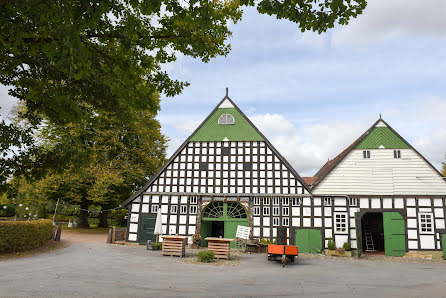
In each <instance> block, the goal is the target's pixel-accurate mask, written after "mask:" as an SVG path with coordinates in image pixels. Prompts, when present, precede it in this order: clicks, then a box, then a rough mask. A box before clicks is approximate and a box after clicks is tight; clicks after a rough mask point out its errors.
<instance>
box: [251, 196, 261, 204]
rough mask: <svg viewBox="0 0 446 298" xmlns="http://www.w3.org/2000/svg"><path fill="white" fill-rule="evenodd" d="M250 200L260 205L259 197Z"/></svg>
mask: <svg viewBox="0 0 446 298" xmlns="http://www.w3.org/2000/svg"><path fill="white" fill-rule="evenodd" d="M252 201H253V203H254V205H260V198H259V197H254V198H253V199H252Z"/></svg>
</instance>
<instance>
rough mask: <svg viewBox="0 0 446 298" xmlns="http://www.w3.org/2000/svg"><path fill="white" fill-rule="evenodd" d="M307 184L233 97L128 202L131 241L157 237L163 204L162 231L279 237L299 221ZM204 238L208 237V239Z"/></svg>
mask: <svg viewBox="0 0 446 298" xmlns="http://www.w3.org/2000/svg"><path fill="white" fill-rule="evenodd" d="M310 197H311V195H310V191H309V187H308V186H307V184H306V183H305V182H304V181H303V180H302V178H301V177H300V176H299V175H298V174H297V173H296V171H295V170H294V169H293V167H292V166H291V165H290V164H289V163H288V162H287V161H286V160H285V159H284V158H283V157H282V156H281V155H280V153H279V152H278V151H277V150H276V149H275V148H274V146H273V145H272V144H271V143H270V142H269V141H268V140H267V139H266V138H265V136H264V135H263V134H262V133H261V132H260V131H259V130H258V129H257V128H256V127H255V125H254V124H253V123H252V122H251V121H250V120H249V119H248V118H247V117H246V116H245V115H244V114H243V112H242V111H241V110H240V109H239V108H238V107H237V106H236V105H235V104H234V102H233V101H232V100H231V99H230V98H229V97H228V95H227V93H226V96H225V97H224V98H223V100H222V101H221V102H220V103H219V104H218V105H217V107H216V108H215V109H214V110H213V111H212V112H211V114H210V115H209V116H208V117H207V118H206V119H205V120H204V121H203V123H201V125H200V126H199V127H198V128H197V129H196V130H195V132H193V133H192V135H191V136H190V137H189V138H188V139H187V140H186V141H185V142H184V143H183V144H182V145H181V146H180V148H178V150H177V151H176V152H175V153H174V154H173V156H172V157H171V158H170V159H169V160H168V161H167V162H166V164H164V166H163V167H162V168H161V169H160V170H159V172H158V173H156V175H154V176H153V177H152V178H151V179H150V180H149V182H148V183H147V184H146V185H145V186H144V187H143V188H142V189H141V190H140V191H138V192H136V193H135V194H134V195H133V196H132V197H130V198H129V199H128V200H127V201H126V202H124V204H123V205H124V206H127V207H128V208H129V217H128V218H129V219H128V229H127V230H128V232H127V241H129V242H139V243H140V244H144V243H146V241H147V240H154V239H155V236H154V235H153V230H154V225H155V219H156V214H157V212H158V209H159V208H161V213H162V231H163V234H178V235H185V236H189V237H190V238H189V241H191V240H192V236H193V235H194V234H195V233H197V234H199V235H201V236H202V239H204V238H205V237H207V236H214V237H218V236H222V237H226V238H233V237H235V233H236V229H237V226H238V225H244V226H250V227H252V233H253V237H257V238H271V237H275V236H276V233H277V227H279V226H287V227H289V226H291V225H294V226H300V225H302V223H301V221H302V220H303V221H308V220H310V219H309V218H302V217H301V208H300V206H301V202H302V201H308V202H309V201H311V199H310ZM202 244H203V245H206V243H205V241H204V240H202Z"/></svg>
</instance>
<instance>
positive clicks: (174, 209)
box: [170, 205, 178, 214]
mask: <svg viewBox="0 0 446 298" xmlns="http://www.w3.org/2000/svg"><path fill="white" fill-rule="evenodd" d="M177 213H178V205H170V214H177Z"/></svg>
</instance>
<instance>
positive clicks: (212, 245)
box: [205, 237, 234, 260]
mask: <svg viewBox="0 0 446 298" xmlns="http://www.w3.org/2000/svg"><path fill="white" fill-rule="evenodd" d="M205 240H207V241H208V250H209V251H213V252H214V258H216V259H226V260H229V256H230V255H229V253H230V244H231V241H233V240H234V239H228V238H216V237H207V238H206V239H205Z"/></svg>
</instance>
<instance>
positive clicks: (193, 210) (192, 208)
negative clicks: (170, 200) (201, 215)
mask: <svg viewBox="0 0 446 298" xmlns="http://www.w3.org/2000/svg"><path fill="white" fill-rule="evenodd" d="M189 213H190V214H197V206H196V205H191V206H189Z"/></svg>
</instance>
